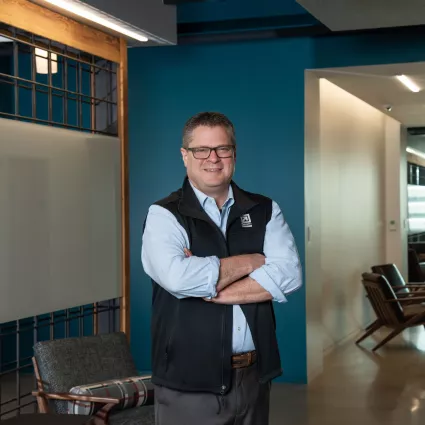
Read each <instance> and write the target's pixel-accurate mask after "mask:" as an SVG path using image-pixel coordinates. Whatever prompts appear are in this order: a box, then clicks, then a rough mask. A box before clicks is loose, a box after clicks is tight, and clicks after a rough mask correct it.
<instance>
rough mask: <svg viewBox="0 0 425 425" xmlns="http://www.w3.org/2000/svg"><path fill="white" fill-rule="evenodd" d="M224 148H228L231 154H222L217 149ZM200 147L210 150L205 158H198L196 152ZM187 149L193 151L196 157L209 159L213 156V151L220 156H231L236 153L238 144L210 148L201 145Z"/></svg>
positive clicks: (222, 157) (223, 157)
mask: <svg viewBox="0 0 425 425" xmlns="http://www.w3.org/2000/svg"><path fill="white" fill-rule="evenodd" d="M222 148H228V149H229V154H230V155H228V156H220V155H219V154H218V152H217V149H222ZM198 149H208V150H209V152H208V156H206V157H205V158H197V157H196V153H197V152H198ZM186 150H187V151H190V152H192V155H193V157H194V158H195V159H208V158H209V157H210V156H211V152H212V151H214V152H215V154H216V155H217V157H218V158H221V159H225V158H231V157H232V156H233V155H234V153H235V151H236V146H234V145H222V146H217V147H215V148H209V147H207V146H199V147H197V148H186Z"/></svg>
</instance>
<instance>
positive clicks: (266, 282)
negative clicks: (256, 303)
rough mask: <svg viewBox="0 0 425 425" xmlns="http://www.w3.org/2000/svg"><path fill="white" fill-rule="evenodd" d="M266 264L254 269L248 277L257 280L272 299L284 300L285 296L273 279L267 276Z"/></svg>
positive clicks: (279, 301) (280, 301)
mask: <svg viewBox="0 0 425 425" xmlns="http://www.w3.org/2000/svg"><path fill="white" fill-rule="evenodd" d="M266 267H267V265H265V266H262V267H260V268H259V269H256V270H254V271H253V272H252V273H251V274H250V275H249V277H250V278H251V279H254V280H255V281H256V282H258V283H259V284H260V285H261V286H262V287H263V288H264V289H265V290H266V291H268V292H269V293H270V294H271V296H272V297H273V301H276V302H278V303H283V302H286V301H287V300H286V297H285V295H283V292H282V290H281V289H280V288H279V287H278V286H277V285H276V284H275V283H274V281H273V279H272V278H271V277H270V276H269V274H268V273H267V270H266Z"/></svg>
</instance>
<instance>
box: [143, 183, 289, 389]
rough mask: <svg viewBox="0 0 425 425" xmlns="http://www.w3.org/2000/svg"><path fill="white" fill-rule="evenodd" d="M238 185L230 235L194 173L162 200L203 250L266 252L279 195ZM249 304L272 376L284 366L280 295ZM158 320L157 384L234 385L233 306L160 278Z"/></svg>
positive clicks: (262, 360)
mask: <svg viewBox="0 0 425 425" xmlns="http://www.w3.org/2000/svg"><path fill="white" fill-rule="evenodd" d="M232 188H233V194H234V199H235V203H234V204H233V206H232V207H231V210H230V215H229V219H228V223H227V235H226V238H224V237H223V234H222V232H221V230H220V229H219V228H218V227H217V226H216V225H215V223H214V222H213V221H212V220H211V219H210V218H209V216H208V215H207V214H206V213H205V212H204V210H203V209H202V207H201V205H200V203H199V201H198V199H197V197H196V195H195V193H194V191H193V189H192V187H191V186H190V183H189V181H188V180H187V178H186V179H185V182H184V184H183V187H182V189H180V190H178V191H177V192H174V193H172V194H171V195H170V196H169V197H167V198H166V199H163V200H161V201H159V202H157V203H156V205H160V206H162V207H164V208H166V209H168V210H169V211H170V212H171V213H172V214H173V215H174V216H175V217H176V218H177V220H178V222H179V223H180V224H181V225H182V226H183V228H184V229H185V230H186V232H187V234H188V237H189V241H190V249H191V251H192V254H193V255H195V256H199V257H207V256H212V255H215V256H217V257H218V258H226V257H229V256H234V255H241V254H253V253H261V254H262V253H263V245H264V236H265V231H266V225H267V223H268V222H269V220H270V218H271V214H272V201H271V200H270V199H269V198H266V197H264V196H261V195H255V194H251V193H248V192H245V191H243V190H241V189H239V188H238V187H237V186H236V185H235V184H234V183H233V182H232ZM245 214H249V215H247V216H244V215H245ZM243 216H244V217H243ZM242 223H244V224H242ZM249 224H250V225H251V227H249ZM158 231H161V230H160V229H158ZM241 308H242V311H243V313H244V314H245V317H246V320H247V322H248V325H249V328H250V330H251V333H252V337H253V341H254V344H255V348H256V350H257V359H258V361H257V366H258V368H259V374H260V381H261V382H267V381H269V380H271V379H273V378H275V377H277V376H279V375H280V374H281V373H282V370H281V364H280V356H279V349H278V345H277V340H276V334H275V326H276V323H275V317H274V312H273V305H272V302H271V301H269V302H263V303H253V304H244V305H241ZM151 325H152V382H153V383H155V384H158V385H164V386H166V387H169V388H173V389H176V390H182V391H201V392H213V393H216V394H224V393H226V392H227V391H228V390H229V388H230V385H231V373H232V369H231V356H232V327H233V306H231V305H218V304H214V303H209V302H206V301H204V300H203V299H201V298H184V299H177V298H176V297H174V296H172V295H171V294H169V293H168V292H167V291H165V290H164V289H163V288H162V287H161V286H160V285H158V284H157V283H156V282H154V281H153V297H152V324H151Z"/></svg>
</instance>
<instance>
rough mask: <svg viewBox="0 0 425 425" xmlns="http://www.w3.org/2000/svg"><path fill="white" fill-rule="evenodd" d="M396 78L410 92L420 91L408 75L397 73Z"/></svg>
mask: <svg viewBox="0 0 425 425" xmlns="http://www.w3.org/2000/svg"><path fill="white" fill-rule="evenodd" d="M396 78H397V79H398V80H399V81H400V82H401V83H403V84H404V85H405V86H406V87H407V88H408V89H409V90H411V91H412V92H414V93H418V92H419V91H421V89H420V88H419V87H418V86H417V85H416V84H415V83H414V82H413V81H412V80H411V79H410V78H409V77H406V76H405V75H397V76H396Z"/></svg>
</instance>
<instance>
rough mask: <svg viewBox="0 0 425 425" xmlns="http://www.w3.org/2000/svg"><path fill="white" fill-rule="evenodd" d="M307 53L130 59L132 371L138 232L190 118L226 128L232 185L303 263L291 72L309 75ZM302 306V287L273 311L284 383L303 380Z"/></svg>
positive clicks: (254, 46) (292, 45) (298, 92)
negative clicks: (274, 210) (199, 116)
mask: <svg viewBox="0 0 425 425" xmlns="http://www.w3.org/2000/svg"><path fill="white" fill-rule="evenodd" d="M311 49H312V42H311V41H310V40H308V39H304V40H301V39H300V40H296V39H293V40H289V39H288V40H279V41H270V42H259V43H250V44H228V45H222V46H220V45H216V46H207V47H206V46H198V47H176V48H164V49H163V48H160V49H148V50H145V51H141V50H139V49H130V51H129V53H130V58H129V63H130V69H129V87H130V90H129V102H130V107H129V114H130V117H129V120H130V159H129V160H130V164H129V166H130V200H131V206H130V235H131V237H130V243H131V285H132V286H131V288H132V292H131V298H132V304H131V308H132V312H133V313H132V317H131V327H132V330H133V331H132V341H133V350H134V354H135V357H136V359H137V363H138V367H139V368H140V369H142V370H149V368H150V360H149V359H150V343H149V338H150V336H149V335H150V334H149V319H150V303H151V299H150V295H151V286H150V282H149V279H148V278H147V276H146V275H145V274H144V272H143V269H142V266H141V263H140V245H141V227H142V223H143V219H144V217H145V215H146V213H147V210H148V208H149V205H150V204H151V203H152V202H154V201H155V200H158V199H160V198H162V197H164V196H166V195H168V193H169V192H171V191H172V190H175V189H177V188H178V187H179V186H180V185H181V183H182V181H183V177H184V167H183V164H182V161H181V158H180V152H179V148H180V143H181V130H182V127H183V125H184V122H185V121H186V120H187V119H188V118H189V117H190V116H191V115H193V114H195V113H197V112H199V111H202V110H217V111H221V112H223V113H225V114H226V115H228V116H229V117H230V119H231V120H232V121H233V122H234V124H235V126H236V135H237V140H238V141H239V147H238V158H237V164H236V175H235V180H236V182H237V183H238V184H239V185H241V187H243V188H246V189H247V190H250V191H254V192H261V193H263V194H265V195H268V196H270V197H272V198H273V199H274V200H276V201H277V202H278V203H279V204H280V205H281V207H282V209H283V211H284V214H285V217H286V219H287V221H288V222H289V224H290V226H291V228H292V231H293V233H294V235H295V238H296V240H297V244H298V248H299V250H300V252H301V256H302V259H303V258H304V255H303V252H304V166H303V161H304V159H303V158H304V144H303V131H304V122H303V119H302V117H303V113H304V97H303V91H304V75H303V72H300V70H303V69H305V68H309V67H311V66H312V62H311V58H312V56H313V55H312V53H313V52H312V50H311ZM288 56H290V57H291V59H290V60H288ZM283 76H284V77H285V78H282V77H283ZM294 117H300V118H299V119H297V120H294V119H293V118H294ZM304 299H305V288H304V287H303V288H302V289H301V290H300V291H298V292H297V293H295V294H294V295H292V296H291V297H290V302H289V303H288V304H286V305H284V306H283V305H279V306H277V308H276V317H277V322H278V324H279V333H278V338H279V343H280V347H281V350H282V356H283V364H284V367H285V378H286V380H288V381H304V380H305V370H306V357H305V302H304ZM295 321H297V322H298V323H297V326H298V327H297V328H296V329H294V328H293V324H294V323H295Z"/></svg>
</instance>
